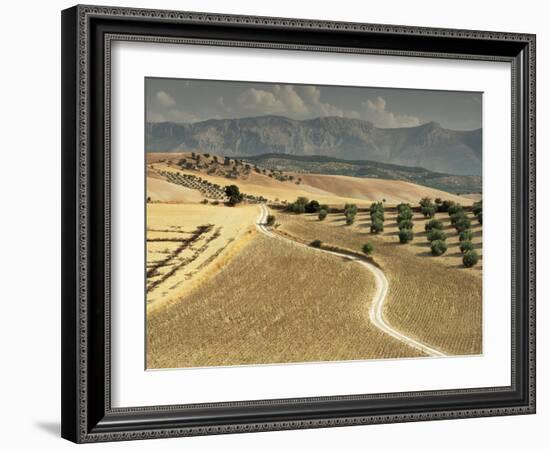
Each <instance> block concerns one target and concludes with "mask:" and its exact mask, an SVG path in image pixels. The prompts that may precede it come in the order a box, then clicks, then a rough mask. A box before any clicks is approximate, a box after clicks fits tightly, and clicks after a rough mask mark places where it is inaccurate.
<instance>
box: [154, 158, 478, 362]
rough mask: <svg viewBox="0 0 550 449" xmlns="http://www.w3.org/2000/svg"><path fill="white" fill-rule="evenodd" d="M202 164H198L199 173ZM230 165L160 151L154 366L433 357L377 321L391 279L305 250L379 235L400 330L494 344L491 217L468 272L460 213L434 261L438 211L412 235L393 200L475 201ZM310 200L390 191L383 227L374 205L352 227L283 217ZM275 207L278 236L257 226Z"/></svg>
mask: <svg viewBox="0 0 550 449" xmlns="http://www.w3.org/2000/svg"><path fill="white" fill-rule="evenodd" d="M182 156H185V158H186V159H180V158H181V157H182ZM190 160H192V161H193V164H194V165H193V167H192V168H191V169H186V168H185V167H186V165H188V164H189V161H190ZM186 161H187V162H186ZM223 162H224V161H223V159H216V156H213V155H209V156H204V155H203V156H201V157H200V158H196V157H193V158H191V156H190V154H189V155H186V154H184V153H181V154H173V155H170V156H166V155H164V154H155V155H150V157H149V155H148V166H147V201H148V203H147V267H146V268H147V287H146V288H147V308H146V310H147V357H146V358H147V367H148V368H176V367H200V366H226V365H247V364H269V363H293V362H313V361H336V360H363V359H383V358H401V357H422V356H425V354H424V353H423V352H420V350H417V349H414V347H415V346H414V345H412V346H411V345H408V344H407V343H406V342H405V340H404V339H403V338H399V337H395V336H392V335H390V333H385V332H384V331H382V330H380V329H382V327H380V328H379V327H377V325H378V326H380V323H378V324H376V323H375V321H371V320H374V319H373V318H372V317H371V316H370V315H369V313H370V312H372V310H374V307H372V306H373V304H374V303H373V301H375V296H376V295H377V293H376V294H375V291H376V289H377V288H378V287H379V284H380V280H378V281H375V277H374V275H373V273H372V272H371V271H369V269H367V267H365V266H364V265H361V264H358V263H356V262H353V261H350V260H348V259H345V258H342V257H339V256H337V255H334V254H327V253H322V252H319V251H314V250H313V249H311V248H307V247H305V246H304V244H305V245H308V244H310V243H311V242H312V241H314V240H319V241H321V242H322V246H323V247H325V248H327V247H332V248H333V249H335V250H336V251H340V252H347V253H349V252H352V253H354V254H361V249H362V246H363V245H364V244H365V243H366V242H370V243H372V244H373V245H374V254H373V256H372V259H371V261H374V263H375V265H377V266H379V267H380V269H381V270H382V272H383V274H384V275H385V277H386V279H387V282H388V286H389V289H388V293H387V296H385V297H384V298H383V308H382V312H383V321H385V323H386V324H387V325H389V326H390V327H391V328H393V329H394V330H396V331H398V332H401V333H402V334H405V335H406V336H408V337H410V338H412V339H414V340H416V341H418V342H422V343H424V344H426V345H429V346H431V347H432V348H434V349H435V350H436V351H441V352H443V353H445V354H449V355H467V354H480V353H481V352H482V262H483V260H482V228H481V225H480V224H478V223H477V220H472V229H471V231H472V232H473V239H472V244H473V246H474V248H475V250H476V251H477V252H478V254H480V260H479V262H478V264H477V265H476V266H474V267H472V268H468V269H466V268H464V267H463V264H462V257H461V253H460V249H459V241H458V236H457V233H456V231H455V230H454V228H453V227H452V226H451V224H450V219H449V217H448V215H447V214H442V213H438V214H437V215H436V218H438V219H440V220H441V221H442V222H443V223H444V228H443V231H444V232H445V234H446V235H447V241H446V243H447V246H448V250H447V252H446V253H445V254H443V255H442V256H439V257H434V256H432V255H431V252H430V245H429V243H428V241H427V239H426V232H425V231H424V225H425V223H426V221H427V219H425V218H424V217H423V216H422V215H421V214H420V213H415V214H414V217H413V223H414V229H413V233H414V239H413V241H411V242H409V243H407V244H404V245H403V244H400V243H399V241H398V226H397V223H396V212H395V206H393V207H392V206H389V204H397V203H398V202H401V201H405V202H410V203H411V205H413V206H414V205H417V203H418V201H419V199H420V198H422V197H424V196H428V197H432V198H436V197H439V198H442V199H449V200H452V201H456V202H459V203H461V204H463V205H465V206H470V205H471V204H472V203H473V199H474V197H473V196H472V197H471V198H470V197H468V196H466V195H464V196H456V195H451V194H447V193H445V192H441V191H438V190H434V189H430V188H427V187H424V186H419V185H415V184H411V183H409V182H404V181H395V180H394V181H389V180H383V179H368V178H351V177H345V176H332V175H330V176H327V175H313V174H300V175H299V176H298V175H292V176H293V178H292V179H293V180H292V182H289V180H288V178H285V179H283V180H281V179H277V175H280V174H278V173H276V172H273V171H271V172H269V171H266V170H259V169H258V168H257V167H254V168H252V167H251V166H247V164H245V163H243V162H242V161H241V162H240V163H237V162H235V161H233V162H230V163H229V164H226V163H223ZM225 162H227V161H225ZM285 176H287V177H288V176H290V175H289V174H288V173H286V175H285ZM297 180H298V181H297ZM231 184H233V185H236V186H238V187H239V188H240V190H241V192H242V193H244V194H245V196H244V198H243V202H242V203H240V204H238V205H237V206H236V207H227V206H224V201H226V200H227V197H226V195H225V192H224V187H225V186H227V185H231ZM298 196H305V197H307V198H310V199H316V200H318V201H319V202H321V203H327V204H331V205H333V206H334V207H338V208H342V207H343V205H344V204H345V203H354V204H357V205H358V206H359V207H360V208H361V207H362V208H365V207H368V206H370V204H371V203H372V202H373V201H377V200H381V199H386V200H387V202H388V203H387V204H386V211H385V222H384V231H383V232H382V233H380V234H376V235H375V234H371V233H370V223H371V221H370V217H369V214H368V212H366V211H364V209H363V211H360V212H359V213H358V214H357V216H356V219H355V222H354V223H353V224H352V225H351V226H348V225H346V220H345V217H344V214H343V213H341V212H340V213H335V212H331V213H329V215H328V217H327V218H326V220H324V221H320V220H319V219H318V217H317V215H316V214H299V215H296V214H291V213H286V212H281V209H280V207H284V204H285V201H288V202H292V201H294V200H296V198H297V197H298ZM470 196H471V195H470ZM266 202H267V204H272V208H271V209H270V210H269V213H270V214H273V215H275V218H276V224H275V226H273V227H271V228H270V231H269V232H265V229H263V228H261V227H260V228H259V229H258V228H257V226H256V224H257V222H258V219H259V217H260V215H261V211H262V208H265V206H262V205H261V204H265V203H266ZM277 206H278V207H279V208H277ZM468 214H469V215H470V218H472V213H471V212H468ZM262 229H263V230H262ZM260 231H262V232H260ZM273 232H274V233H276V234H278V235H279V236H280V237H282V238H276V237H273V236H270V233H273ZM377 283H378V284H377ZM377 285H378V287H377ZM378 297H379V298H380V296H378ZM371 309H372V310H371ZM416 347H418V346H416Z"/></svg>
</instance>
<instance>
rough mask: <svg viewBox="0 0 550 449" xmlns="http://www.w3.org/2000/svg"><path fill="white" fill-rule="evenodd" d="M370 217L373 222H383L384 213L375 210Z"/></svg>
mask: <svg viewBox="0 0 550 449" xmlns="http://www.w3.org/2000/svg"><path fill="white" fill-rule="evenodd" d="M370 217H371V219H373V220H375V219H376V220H380V221H384V212H383V211H381V210H376V211H375V212H372V213H371V214H370Z"/></svg>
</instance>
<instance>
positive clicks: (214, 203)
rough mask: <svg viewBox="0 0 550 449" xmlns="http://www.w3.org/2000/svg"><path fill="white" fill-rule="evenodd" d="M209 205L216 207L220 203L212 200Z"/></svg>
mask: <svg viewBox="0 0 550 449" xmlns="http://www.w3.org/2000/svg"><path fill="white" fill-rule="evenodd" d="M210 204H212V205H214V206H217V205H218V204H220V202H219V201H218V200H214V201H212V203H210Z"/></svg>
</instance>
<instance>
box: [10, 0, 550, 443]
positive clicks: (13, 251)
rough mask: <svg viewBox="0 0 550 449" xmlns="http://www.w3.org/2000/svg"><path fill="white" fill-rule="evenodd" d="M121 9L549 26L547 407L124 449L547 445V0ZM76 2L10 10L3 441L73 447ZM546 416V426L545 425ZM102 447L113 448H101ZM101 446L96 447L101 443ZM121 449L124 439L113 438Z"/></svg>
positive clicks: (216, 1) (543, 74)
mask: <svg viewBox="0 0 550 449" xmlns="http://www.w3.org/2000/svg"><path fill="white" fill-rule="evenodd" d="M108 3H109V4H111V5H120V6H135V7H147V8H166V9H179V10H194V11H208V12H222V13H234V14H253V15H271V16H282V17H303V18H312V19H334V20H344V21H346V20H347V21H363V22H372V23H392V24H402V25H421V26H433V27H450V28H469V29H483V30H498V31H515V32H529V33H536V34H537V39H538V41H537V47H538V51H537V56H538V58H539V59H538V63H537V65H538V74H537V76H538V86H537V88H538V98H537V101H538V119H537V123H538V149H539V151H538V172H539V177H540V179H539V181H538V198H539V199H540V200H539V211H538V226H539V245H538V254H539V257H538V262H539V263H538V273H539V282H538V298H539V301H538V316H539V319H538V328H539V331H538V346H539V348H541V349H540V350H539V351H538V357H539V358H538V379H539V387H538V414H537V415H535V416H518V417H496V418H483V419H469V420H457V421H442V422H424V423H408V424H392V425H381V426H368V427H347V428H337V429H320V430H302V431H285V432H273V433H262V434H243V435H224V436H212V437H199V438H192V439H186V440H181V439H180V440H178V439H173V440H157V441H140V442H126V443H116V444H117V447H120V448H137V447H155V448H164V447H182V446H183V445H185V447H189V448H213V447H226V448H233V447H235V448H237V447H238V448H257V447H264V448H270V447H285V446H286V447H310V446H312V447H313V446H314V447H317V448H325V447H327V448H328V447H337V446H339V447H365V446H367V445H368V446H370V447H377V446H378V447H385V448H397V447H400V446H406V447H408V448H411V449H412V448H423V449H428V448H440V447H445V448H446V449H451V448H460V449H463V448H464V447H472V448H478V447H479V448H481V447H498V448H499V449H501V448H502V449H503V448H513V447H518V446H520V445H524V444H526V443H527V444H528V445H530V446H531V447H543V446H544V443H543V441H544V440H548V436H547V435H548V433H547V429H546V427H547V425H548V424H547V423H548V422H550V411H549V406H550V392H549V391H550V390H549V388H548V383H547V382H546V379H548V378H549V376H548V360H549V354H550V351H549V350H548V349H547V348H546V345H547V344H548V342H549V341H550V338H549V337H550V331H549V330H548V329H549V328H550V318H549V316H550V307H549V306H548V302H547V301H546V299H547V297H548V295H549V290H548V288H547V287H546V286H545V285H544V284H545V282H544V278H545V276H544V274H545V273H548V272H550V266H549V263H548V258H547V257H542V255H543V254H545V253H547V252H548V250H550V248H549V246H548V239H547V237H545V235H544V234H545V232H544V230H543V224H544V223H546V222H547V220H550V216H549V209H548V208H546V209H544V208H543V207H542V206H543V202H544V201H545V198H546V194H550V192H549V185H548V177H546V179H544V174H545V171H546V170H545V169H546V168H548V167H549V166H550V161H549V153H548V151H545V148H546V149H547V148H548V147H549V145H550V137H549V135H548V128H547V127H545V126H544V124H548V122H549V121H550V112H549V111H550V108H549V107H548V106H547V104H546V103H547V102H550V92H549V88H548V85H547V84H545V82H544V80H547V79H550V60H549V57H548V54H549V46H550V29H549V28H548V26H547V19H548V17H549V12H548V11H547V10H545V8H546V7H545V2H537V1H534V0H525V1H522V2H517V1H514V2H511V1H504V0H502V1H499V2H496V1H487V2H480V1H472V0H462V1H461V2H447V3H444V2H441V1H431V0H430V1H415V2H411V1H407V0H393V1H388V2H358V1H353V0H339V1H337V2H323V3H321V2H319V1H315V2H313V1H310V2H305V1H304V2H297V1H296V0H294V1H292V0H277V1H272V2H258V1H252V0H232V1H230V2H227V1H223V0H202V1H201V0H180V1H175V0H172V1H169V0H158V1H154V2H153V1H151V0H148V1H146V0H131V1H115V0H111V1H109V2H108ZM72 4H73V3H72V2H70V1H61V0H52V1H48V2H38V1H28V2H19V3H16V2H10V3H8V4H3V7H2V19H3V20H2V27H0V33H1V39H0V45H1V47H2V51H1V53H0V54H1V56H2V69H1V70H0V77H1V80H2V82H1V83H0V89H1V94H0V114H1V118H0V123H1V129H2V133H1V140H0V141H1V142H2V144H1V150H0V151H1V154H2V159H1V165H0V167H1V168H2V169H1V170H0V185H1V192H2V208H1V209H0V210H1V219H0V236H1V237H2V240H1V245H0V273H1V274H0V279H1V281H2V287H3V288H2V290H1V293H0V297H1V301H2V306H3V309H2V312H0V342H1V343H0V345H1V351H2V352H1V356H2V357H1V358H0V360H1V365H0V379H1V381H0V415H1V418H0V423H1V426H0V445H1V446H2V447H7V448H15V447H39V448H41V449H46V448H51V447H68V446H69V445H70V444H71V443H68V442H66V441H64V440H61V439H60V437H59V415H60V410H59V403H60V353H59V346H60V331H59V328H60V299H59V298H60V208H61V205H60V87H61V86H60V10H61V9H64V8H66V7H69V6H72ZM545 424H546V426H545ZM99 446H102V445H99ZM99 446H94V447H99ZM113 447H114V446H113Z"/></svg>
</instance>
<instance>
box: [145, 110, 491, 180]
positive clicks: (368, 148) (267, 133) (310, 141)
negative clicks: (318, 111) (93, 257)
mask: <svg viewBox="0 0 550 449" xmlns="http://www.w3.org/2000/svg"><path fill="white" fill-rule="evenodd" d="M145 138H146V148H147V151H148V152H179V151H197V152H212V153H216V154H220V155H224V156H237V155H238V156H240V157H247V156H250V157H252V156H258V155H261V154H266V153H276V154H287V155H294V156H328V157H335V158H338V159H344V160H369V161H375V162H382V163H390V164H397V165H402V166H406V167H422V168H424V169H428V170H432V171H437V172H443V173H448V174H455V175H478V176H479V175H481V171H482V163H481V159H482V155H481V153H482V151H481V149H482V131H481V129H476V130H472V131H457V130H450V129H445V128H443V127H442V126H441V125H439V124H438V123H436V122H430V123H426V124H423V125H420V126H415V127H406V128H378V127H376V126H374V124H373V123H371V122H368V121H364V120H359V119H351V118H342V117H319V118H314V119H307V120H294V119H290V118H288V117H282V116H272V115H270V116H259V117H248V118H235V119H219V120H218V119H211V120H206V121H202V122H196V123H172V122H160V123H147V124H146V132H145Z"/></svg>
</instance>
